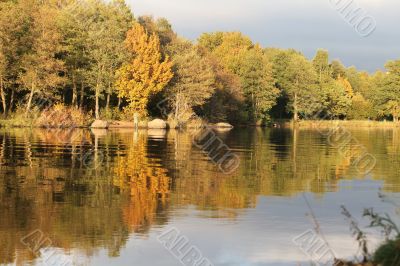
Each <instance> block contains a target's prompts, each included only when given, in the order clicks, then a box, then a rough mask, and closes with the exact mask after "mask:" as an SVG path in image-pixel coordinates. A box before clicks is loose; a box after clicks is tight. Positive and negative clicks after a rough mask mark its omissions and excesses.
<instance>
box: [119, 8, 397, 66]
mask: <svg viewBox="0 0 400 266" xmlns="http://www.w3.org/2000/svg"><path fill="white" fill-rule="evenodd" d="M127 1H128V3H129V5H130V6H131V7H132V10H133V13H134V15H135V17H137V16H141V15H153V16H154V17H165V18H167V19H168V20H169V21H170V23H171V24H172V26H173V28H174V31H176V32H177V33H178V34H179V35H180V36H183V37H185V38H187V39H190V40H196V39H197V38H198V37H199V35H200V34H201V33H203V32H214V31H241V32H243V33H244V34H245V35H247V36H249V37H251V38H252V40H253V41H254V42H256V43H260V44H261V45H262V46H263V47H279V48H294V49H296V50H299V51H301V52H303V53H304V55H306V56H307V57H308V58H310V59H311V58H312V57H313V56H314V54H315V52H316V50H317V49H319V48H323V49H327V50H328V51H329V53H330V59H331V60H332V59H340V60H341V61H342V63H343V64H344V65H346V66H352V65H354V66H356V67H357V68H358V69H360V70H366V71H369V72H373V71H375V70H377V69H383V66H384V64H385V62H386V61H388V60H394V59H400V45H399V43H400V29H399V25H400V15H399V10H400V1H398V0H127ZM346 6H347V8H345V7H346ZM358 8H359V9H360V10H359V11H357V12H359V14H361V15H360V17H359V18H358V19H355V20H354V21H353V23H352V22H351V21H350V19H349V17H348V18H347V19H346V14H348V12H350V11H356V10H357V9H358ZM343 9H344V11H343ZM350 17H351V16H350ZM356 29H358V30H356ZM373 29H374V30H373ZM372 30H373V31H372ZM369 32H371V34H369V35H368V36H362V35H367V33H369ZM360 33H361V34H360Z"/></svg>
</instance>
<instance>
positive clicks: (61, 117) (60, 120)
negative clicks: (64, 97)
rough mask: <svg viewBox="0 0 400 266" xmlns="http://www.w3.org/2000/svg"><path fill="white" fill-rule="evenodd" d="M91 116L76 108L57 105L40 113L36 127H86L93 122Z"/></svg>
mask: <svg viewBox="0 0 400 266" xmlns="http://www.w3.org/2000/svg"><path fill="white" fill-rule="evenodd" d="M92 120H93V119H92V118H91V116H90V115H89V114H86V113H84V112H83V111H82V110H80V109H77V108H75V107H67V106H65V105H63V104H55V105H54V106H52V107H50V108H48V109H45V110H44V111H42V112H41V113H40V116H39V117H38V118H37V120H36V123H35V125H36V126H40V127H53V128H57V127H61V128H65V127H84V126H88V125H89V124H90V123H91V122H92Z"/></svg>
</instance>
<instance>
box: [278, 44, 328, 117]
mask: <svg viewBox="0 0 400 266" xmlns="http://www.w3.org/2000/svg"><path fill="white" fill-rule="evenodd" d="M283 53H284V54H281V55H280V56H279V57H278V58H281V59H283V60H284V62H283V64H281V66H280V67H279V68H278V69H279V70H281V71H282V72H281V73H280V74H279V75H278V77H279V80H278V82H279V87H280V88H281V89H282V90H283V93H284V94H285V95H287V97H288V99H289V106H288V108H289V110H290V111H291V112H292V113H293V120H294V121H298V120H299V113H302V114H303V115H306V116H308V115H312V114H313V113H314V112H315V111H317V110H318V109H319V108H320V107H321V106H320V104H319V103H320V102H321V93H320V92H319V91H318V89H317V88H318V87H317V80H318V78H317V73H316V72H315V69H314V67H313V65H312V64H311V63H310V62H309V61H308V60H307V59H306V58H305V57H304V56H303V55H301V54H298V53H296V52H294V51H287V52H286V51H285V52H283Z"/></svg>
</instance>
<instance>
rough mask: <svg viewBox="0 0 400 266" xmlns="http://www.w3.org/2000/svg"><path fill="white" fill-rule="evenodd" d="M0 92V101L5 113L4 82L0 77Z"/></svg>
mask: <svg viewBox="0 0 400 266" xmlns="http://www.w3.org/2000/svg"><path fill="white" fill-rule="evenodd" d="M0 93H1V101H2V103H3V114H4V115H6V113H7V103H6V95H5V93H4V83H3V79H2V78H1V77H0Z"/></svg>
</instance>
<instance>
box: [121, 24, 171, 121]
mask: <svg viewBox="0 0 400 266" xmlns="http://www.w3.org/2000/svg"><path fill="white" fill-rule="evenodd" d="M125 43H126V47H127V49H128V50H129V52H130V53H131V57H132V59H131V60H130V63H125V64H124V65H123V66H122V67H121V68H120V69H119V70H118V71H117V81H116V87H117V89H118V93H119V96H120V97H126V98H127V100H128V102H129V106H128V108H130V109H132V110H134V111H135V112H138V113H141V114H142V115H143V114H146V112H147V111H146V110H147V104H148V101H149V99H150V97H151V96H153V95H154V94H156V93H157V92H160V91H161V90H162V89H163V88H164V87H165V86H166V85H167V84H168V82H169V81H170V80H171V78H172V76H173V74H172V71H171V67H172V62H171V61H170V60H169V58H168V57H167V58H165V59H164V60H162V59H161V52H160V41H159V38H158V37H157V35H155V34H154V33H153V34H152V35H149V34H148V33H147V32H146V30H145V29H144V28H143V26H141V25H140V24H138V23H135V24H134V25H133V27H132V29H130V30H129V31H128V33H127V37H126V40H125Z"/></svg>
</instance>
